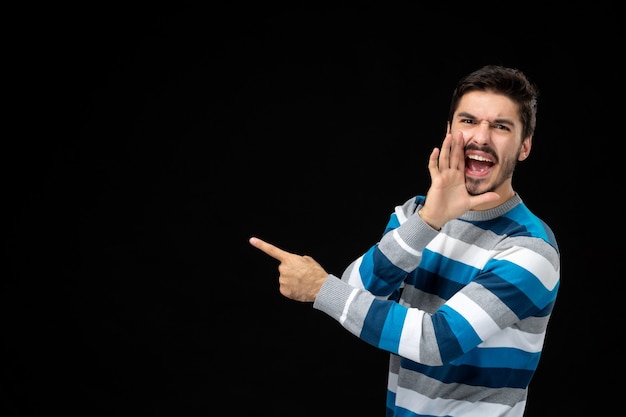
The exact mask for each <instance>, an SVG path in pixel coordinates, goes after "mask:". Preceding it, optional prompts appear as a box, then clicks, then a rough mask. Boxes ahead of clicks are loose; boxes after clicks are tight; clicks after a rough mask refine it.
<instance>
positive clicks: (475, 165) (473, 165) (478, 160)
mask: <svg viewBox="0 0 626 417" xmlns="http://www.w3.org/2000/svg"><path fill="white" fill-rule="evenodd" d="M494 164H495V163H494V161H493V159H491V158H489V157H486V156H482V155H474V154H470V155H467V156H466V157H465V173H466V174H469V175H474V176H483V175H487V174H488V173H489V171H490V170H491V168H492V167H493V166H494Z"/></svg>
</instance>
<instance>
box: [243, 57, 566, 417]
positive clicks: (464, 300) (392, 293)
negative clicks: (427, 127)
mask: <svg viewBox="0 0 626 417" xmlns="http://www.w3.org/2000/svg"><path fill="white" fill-rule="evenodd" d="M537 94H538V92H537V90H536V88H535V86H534V85H533V84H532V83H530V82H529V80H528V79H527V78H526V76H525V75H524V74H523V73H522V72H520V71H518V70H516V69H513V68H506V67H501V66H493V65H492V66H485V67H483V68H480V69H478V70H476V71H475V72H473V73H471V74H469V75H467V76H466V77H464V78H463V79H461V80H460V82H459V84H458V85H457V87H456V89H455V90H454V93H453V95H452V101H451V104H450V113H449V116H448V128H447V132H446V135H445V138H444V140H443V143H442V145H441V148H435V149H434V150H433V151H432V153H431V155H430V159H429V163H428V169H429V172H430V176H431V186H430V188H429V189H428V192H427V193H426V195H418V196H416V197H414V198H411V199H409V200H408V201H406V202H405V203H404V204H402V205H399V206H397V207H396V208H395V211H394V212H393V213H392V215H391V218H390V220H389V222H388V224H387V226H386V228H385V230H384V232H383V234H382V237H381V239H380V241H379V242H378V243H376V244H374V245H373V246H372V247H371V248H370V249H369V250H368V251H367V252H365V253H364V254H363V255H362V256H360V257H359V258H358V259H356V260H355V261H354V262H353V263H352V264H351V265H349V266H348V268H347V269H346V270H345V271H344V273H343V275H342V277H341V279H339V278H338V277H335V276H333V275H331V274H329V273H328V272H326V271H325V270H324V269H323V268H322V267H321V266H320V265H319V264H318V263H317V262H316V261H315V260H314V259H312V258H311V257H308V256H300V255H296V254H293V253H289V252H286V251H284V250H281V249H279V248H278V247H276V246H274V245H272V244H270V243H267V242H265V241H263V240H261V239H258V238H256V237H253V238H251V239H250V243H251V244H252V245H253V246H254V247H256V248H258V249H260V250H261V251H263V252H265V253H266V254H268V255H270V256H272V257H273V258H275V259H277V260H278V261H279V262H280V264H279V266H278V271H279V278H278V281H279V283H280V292H281V294H283V295H284V296H286V297H288V298H291V299H293V300H297V301H303V302H313V307H314V308H316V309H318V310H321V311H323V312H325V313H326V314H328V315H329V316H331V317H333V318H335V319H336V320H337V321H338V322H339V323H341V324H342V325H343V326H344V327H345V328H346V329H347V330H348V331H350V332H352V333H353V334H355V335H356V336H358V337H360V338H361V339H362V340H364V341H365V342H367V343H370V344H372V345H373V346H376V347H378V348H380V349H384V350H386V351H388V352H390V363H389V378H388V390H387V416H477V417H486V416H489V417H491V416H507V417H511V416H522V415H523V413H524V409H525V406H526V398H527V391H528V386H529V383H530V381H531V379H532V377H533V375H534V373H535V370H536V369H537V364H538V361H539V358H540V356H541V351H542V348H543V343H544V338H545V335H546V329H547V326H548V321H549V319H550V315H551V313H552V309H553V307H554V303H555V300H556V296H557V292H558V288H559V280H560V254H559V250H558V246H557V243H556V240H555V237H554V235H553V233H552V231H551V230H550V228H549V227H548V226H547V225H546V224H545V223H544V222H543V221H542V220H540V219H539V218H538V217H537V216H535V215H534V214H533V213H532V212H531V211H530V210H529V209H528V207H526V205H525V204H524V203H523V201H522V199H521V198H520V196H519V195H518V194H517V193H516V192H515V190H514V189H513V186H512V177H513V172H514V169H515V166H516V164H517V162H518V161H523V160H525V159H526V158H528V155H529V153H530V150H531V147H532V139H533V133H534V130H535V125H536V111H537Z"/></svg>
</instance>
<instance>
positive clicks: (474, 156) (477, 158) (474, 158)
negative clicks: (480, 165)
mask: <svg viewBox="0 0 626 417" xmlns="http://www.w3.org/2000/svg"><path fill="white" fill-rule="evenodd" d="M467 159H473V160H475V161H482V162H491V161H490V160H489V159H487V158H484V157H482V156H478V155H468V156H467Z"/></svg>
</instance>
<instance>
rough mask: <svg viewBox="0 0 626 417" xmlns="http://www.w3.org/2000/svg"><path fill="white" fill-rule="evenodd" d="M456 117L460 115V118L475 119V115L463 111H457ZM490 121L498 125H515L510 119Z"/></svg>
mask: <svg viewBox="0 0 626 417" xmlns="http://www.w3.org/2000/svg"><path fill="white" fill-rule="evenodd" d="M457 117H462V118H465V119H472V120H477V117H476V116H474V115H473V114H471V113H468V112H464V111H462V112H459V113H458V114H457ZM490 123H495V124H499V125H508V126H511V127H515V123H514V122H513V121H512V120H510V119H495V120H493V121H491V122H490Z"/></svg>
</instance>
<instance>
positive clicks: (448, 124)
mask: <svg viewBox="0 0 626 417" xmlns="http://www.w3.org/2000/svg"><path fill="white" fill-rule="evenodd" d="M448 133H450V121H448V122H447V123H446V134H448Z"/></svg>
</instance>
